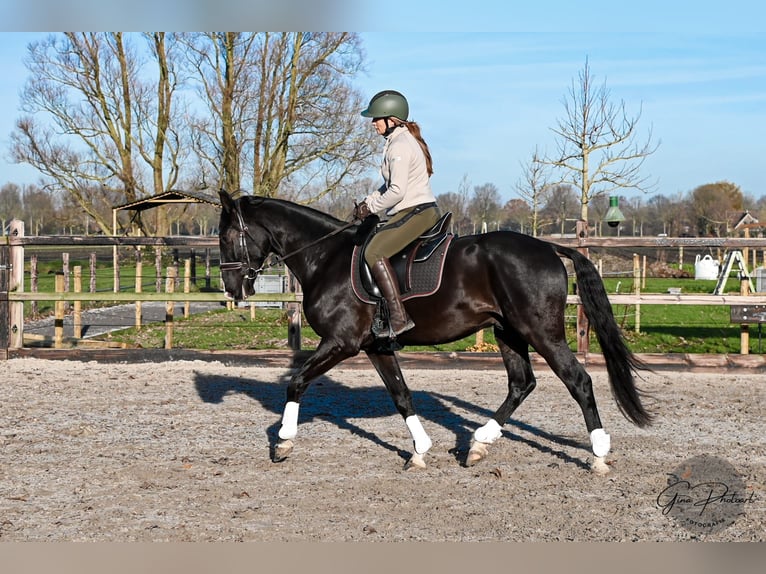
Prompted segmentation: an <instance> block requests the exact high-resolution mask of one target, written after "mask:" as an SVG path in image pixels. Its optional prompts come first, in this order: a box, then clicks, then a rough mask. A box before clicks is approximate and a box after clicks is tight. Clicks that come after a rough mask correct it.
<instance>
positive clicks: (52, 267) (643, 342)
mask: <svg viewBox="0 0 766 574" xmlns="http://www.w3.org/2000/svg"><path fill="white" fill-rule="evenodd" d="M75 265H81V266H82V267H83V273H84V276H83V290H87V289H88V286H89V282H90V277H89V275H88V262H87V261H78V260H72V261H70V269H73V268H74V266H75ZM60 267H61V265H60V262H57V261H53V262H44V263H40V265H39V269H38V291H53V290H54V278H55V273H56V272H57V271H60ZM135 274H136V272H135V267H134V266H131V265H126V266H124V267H121V270H120V277H121V284H122V285H123V288H124V289H126V290H132V289H133V286H134V284H135ZM691 274H692V275H693V270H692V273H691ZM85 275H87V276H85ZM217 276H218V273H217V269H216V270H214V272H213V277H217ZM154 280H155V278H154V268H153V267H149V266H147V265H144V281H143V283H144V285H145V287H144V290H154ZM112 281H113V277H112V269H111V266H106V265H104V266H102V267H99V268H98V269H97V272H96V290H97V291H107V290H111V289H112V285H113V283H112ZM213 282H214V283H215V282H217V280H214V281H213ZM203 283H204V281H198V284H199V285H202V284H203ZM604 286H605V288H606V290H607V292H608V293H610V294H612V293H632V292H633V289H634V285H633V278H632V277H622V278H620V277H607V278H605V279H604ZM212 287H213V288H215V287H216V285H213V286H212ZM714 287H715V281H696V280H693V279H669V278H668V279H666V278H647V279H646V282H645V285H644V286H643V287H642V289H641V292H642V293H667V292H668V289H671V288H674V289H678V288H680V289H681V292H682V293H712V292H713V289H714ZM196 289H197V288H196V287H193V290H196ZM27 290H29V288H28V287H27ZM726 291H727V292H729V293H738V292H739V281H738V280H737V279H736V278H735V277H732V278H730V279H729V281H728V283H727V286H726ZM570 292H572V291H571V287H570ZM25 305H26V308H25V315H26V316H27V317H31V316H32V308H31V303H29V302H27V303H25ZM93 305H96V304H95V303H94V304H88V303H86V304H84V305H83V307H84V308H87V307H88V306H93ZM52 311H53V304H52V302H49V301H39V302H38V305H37V316H44V315H47V314H50V313H52ZM613 312H614V315H615V318H616V320H617V322H618V324H619V325H620V327H621V328H622V330H623V332H624V334H625V337H626V340H627V341H628V344H629V346H630V348H631V349H632V350H633V351H634V352H637V353H679V352H683V353H736V352H739V349H740V328H739V325H735V324H731V323H730V316H729V307H728V306H706V305H700V306H695V305H642V306H641V309H640V313H641V314H640V330H639V331H638V332H637V331H636V329H635V325H636V309H635V306H632V305H614V306H613ZM575 314H576V308H575V306H570V307H569V308H568V310H567V330H568V333H567V338H568V340H569V341H570V347H572V349H575V348H576V341H575ZM751 329H752V332H753V336H751V352H759V348H758V346H759V341H758V337H757V327H752V328H751ZM286 333H287V315H286V313H285V312H284V311H280V310H273V309H258V310H257V312H256V313H255V319H254V320H251V315H250V311H249V310H243V309H237V310H233V311H227V310H224V309H222V310H220V311H214V312H209V313H205V314H202V315H197V316H193V317H191V318H189V319H184V320H180V321H176V324H175V333H174V337H173V346H174V347H178V348H190V349H209V350H225V349H273V348H282V347H286V346H287V341H286ZM164 337H165V328H164V326H163V325H162V324H154V325H146V326H144V327H143V328H142V329H141V330H140V331H137V330H135V329H126V330H124V331H120V332H116V333H112V334H111V335H110V336H109V338H110V339H111V340H112V341H117V342H124V343H126V344H129V345H135V346H142V347H145V348H158V347H162V346H163V345H164ZM317 343H318V337H317V335H316V333H315V332H314V331H313V330H312V329H311V327H310V326H309V325H308V324H307V323H306V321H305V319H304V321H303V332H302V345H303V348H304V349H312V348H314V347H315V346H316V344H317ZM494 343H495V341H494V337H493V334H492V331H491V329H490V330H486V331H485V332H484V333H483V343H482V344H477V340H476V336H471V337H468V338H466V339H463V340H460V341H455V342H453V343H449V344H445V345H438V346H432V347H419V348H412V349H411V350H415V351H416V350H428V351H467V350H468V351H494V350H496V347H495V345H494ZM590 345H591V350H592V351H594V352H598V350H599V347H598V343H597V342H596V340H595V337H594V336H591V343H590Z"/></svg>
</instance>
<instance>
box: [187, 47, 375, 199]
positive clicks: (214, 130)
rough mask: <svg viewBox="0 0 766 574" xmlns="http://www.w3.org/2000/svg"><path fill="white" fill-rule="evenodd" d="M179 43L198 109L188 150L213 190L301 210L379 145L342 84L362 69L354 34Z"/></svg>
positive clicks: (355, 170) (356, 99)
mask: <svg viewBox="0 0 766 574" xmlns="http://www.w3.org/2000/svg"><path fill="white" fill-rule="evenodd" d="M183 38H184V43H185V44H186V46H187V48H188V50H187V55H188V62H189V63H190V65H191V68H192V70H193V71H194V75H195V77H196V78H197V79H198V81H199V83H200V87H201V94H202V96H203V100H204V101H205V102H206V104H207V110H206V111H205V115H204V116H200V117H199V118H198V120H197V121H196V122H195V127H196V132H197V134H198V136H197V138H196V141H195V150H196V151H197V153H198V154H199V155H200V157H201V158H202V161H201V163H202V165H203V167H204V170H205V172H206V173H208V174H210V175H209V177H211V178H212V179H213V180H214V182H215V183H220V184H221V185H223V186H224V187H227V188H236V189H240V188H244V187H246V186H247V183H246V182H247V181H248V180H249V182H250V183H249V185H250V187H251V188H252V191H253V192H254V193H257V194H260V195H267V196H276V195H280V196H282V197H288V198H290V199H294V200H300V201H304V202H307V203H310V202H314V201H317V200H318V199H320V198H321V197H323V196H324V195H326V194H329V193H331V192H332V190H333V189H336V188H337V187H338V186H339V185H341V184H342V183H343V182H345V181H348V180H353V179H354V178H356V177H357V176H358V175H360V174H361V173H362V172H363V171H365V170H366V169H368V168H369V167H370V165H371V164H370V161H371V157H372V155H373V154H374V153H375V152H376V151H377V149H378V148H379V145H380V142H379V141H378V140H379V138H376V135H375V134H374V131H373V130H371V129H370V128H369V126H366V125H363V124H365V123H366V121H365V120H364V119H363V118H362V117H361V116H360V114H359V111H360V110H361V109H362V107H363V101H362V98H361V96H360V94H358V93H357V92H355V91H354V90H353V89H352V88H351V86H350V84H349V81H348V80H349V79H350V78H352V77H353V76H354V75H355V74H356V73H357V72H358V71H359V70H360V69H361V64H362V52H361V48H360V44H359V39H358V37H357V36H356V35H355V34H349V33H317V34H313V33H258V34H252V33H231V32H227V33H215V34H213V33H211V34H187V35H184V37H183Z"/></svg>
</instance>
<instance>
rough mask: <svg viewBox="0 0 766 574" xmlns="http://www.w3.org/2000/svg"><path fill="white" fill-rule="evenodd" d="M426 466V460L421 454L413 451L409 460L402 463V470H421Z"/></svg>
mask: <svg viewBox="0 0 766 574" xmlns="http://www.w3.org/2000/svg"><path fill="white" fill-rule="evenodd" d="M425 467H426V461H425V459H424V458H423V455H422V454H418V453H415V454H413V455H412V456H411V457H410V460H408V461H407V462H405V463H404V470H412V469H415V470H421V469H424V468H425Z"/></svg>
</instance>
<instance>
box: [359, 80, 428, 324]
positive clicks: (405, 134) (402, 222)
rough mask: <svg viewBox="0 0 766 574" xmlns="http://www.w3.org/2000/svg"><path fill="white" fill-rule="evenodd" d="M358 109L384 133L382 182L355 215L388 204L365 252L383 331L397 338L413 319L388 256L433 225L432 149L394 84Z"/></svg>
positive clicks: (364, 214) (361, 215)
mask: <svg viewBox="0 0 766 574" xmlns="http://www.w3.org/2000/svg"><path fill="white" fill-rule="evenodd" d="M362 115H363V116H364V117H368V118H372V123H373V125H374V126H375V130H376V131H377V132H378V134H380V135H381V136H383V137H384V138H386V144H385V147H384V148H383V162H382V165H381V168H380V174H381V175H382V176H383V185H382V186H381V187H380V188H379V189H377V190H376V191H373V192H372V193H371V194H370V195H368V196H367V197H365V198H364V200H363V201H362V202H361V203H359V204H357V206H356V208H355V210H354V215H355V217H356V218H357V219H360V220H363V219H365V218H366V217H367V216H369V215H371V214H375V213H378V212H379V211H382V210H386V212H387V215H388V216H389V219H388V220H387V221H386V222H385V224H384V225H383V226H382V227H381V228H380V229H379V230H378V232H377V233H376V234H375V235H374V236H373V238H372V239H371V240H370V242H369V244H368V245H367V248H366V250H365V255H364V257H365V261H366V262H367V264H368V265H369V266H370V269H371V270H372V276H373V278H374V279H375V282H376V283H377V285H378V288H379V289H380V292H381V294H382V295H383V298H384V299H385V300H386V303H387V305H388V313H389V332H388V333H387V336H388V337H390V338H396V336H397V335H399V334H401V333H403V332H405V331H407V330H409V329H412V328H413V327H414V326H415V323H414V322H413V321H412V319H411V318H410V316H409V315H408V314H407V311H406V310H405V308H404V305H403V304H402V300H401V293H400V292H399V285H398V282H397V279H396V275H395V273H394V271H393V269H392V267H391V263H390V262H389V257H391V256H392V255H395V254H396V253H398V252H399V251H401V250H402V249H404V248H405V247H406V246H407V245H408V244H409V243H411V242H412V241H414V240H415V239H417V237H418V236H420V235H421V234H423V233H424V232H425V231H427V230H428V229H430V228H431V227H432V226H434V225H435V224H436V222H437V221H438V220H439V217H440V216H441V214H440V212H439V208H438V207H437V205H436V199H435V197H434V194H433V192H432V191H431V185H430V183H429V178H430V177H431V175H432V174H433V165H432V161H431V152H430V151H429V150H428V145H426V142H425V141H424V140H423V137H422V136H421V135H420V127H419V126H418V124H416V123H415V122H412V121H407V117H408V116H409V104H408V103H407V99H406V98H405V97H404V96H403V95H402V94H400V93H399V92H396V91H394V90H384V91H382V92H379V93H377V94H375V95H374V96H373V97H372V99H371V100H370V103H369V105H368V106H367V108H366V109H365V110H363V111H362ZM379 335H382V334H379Z"/></svg>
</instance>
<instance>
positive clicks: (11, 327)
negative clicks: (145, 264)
mask: <svg viewBox="0 0 766 574" xmlns="http://www.w3.org/2000/svg"><path fill="white" fill-rule="evenodd" d="M546 239H548V240H549V241H552V242H555V243H558V244H561V245H568V246H570V247H575V248H578V249H580V250H581V251H584V252H587V251H588V249H589V248H606V249H607V250H608V249H612V248H619V249H625V248H642V249H646V248H651V249H657V250H671V251H672V250H675V251H677V253H678V262H679V265H680V263H681V262H682V261H683V257H684V251H685V250H686V251H687V252H688V251H689V250H700V249H707V250H712V249H718V250H740V251H742V252H744V253H745V255H746V258H747V257H750V259H751V260H752V261H756V260H757V259H758V252H759V251H760V253H761V259H762V260H766V238H675V237H568V238H546ZM0 240H1V241H0V359H2V358H7V357H8V350H9V349H17V348H21V347H22V346H23V325H24V316H23V303H24V301H56V302H69V303H77V302H82V301H101V302H123V303H125V302H130V303H136V304H137V308H138V307H139V306H140V303H141V302H143V301H164V302H165V303H166V305H167V306H168V307H167V308H168V311H169V312H168V313H167V314H166V323H169V325H166V328H170V329H172V312H170V310H171V309H172V305H173V304H175V303H177V302H181V303H185V304H188V303H189V302H199V301H209V302H210V301H213V302H216V301H217V302H223V301H226V299H225V297H224V295H223V293H220V292H190V291H189V289H188V270H186V271H185V276H184V285H185V288H184V290H183V292H176V291H175V289H174V285H175V284H176V281H175V278H174V280H173V281H170V275H171V274H172V273H173V272H174V271H170V270H169V271H168V280H167V281H166V285H165V291H164V292H159V291H158V292H154V293H152V292H143V290H142V289H141V287H140V285H138V284H137V285H136V286H134V290H132V291H124V290H122V288H121V286H120V278H119V271H118V270H119V264H118V255H117V250H118V248H120V247H134V248H141V247H155V248H181V247H183V248H203V249H213V250H217V248H218V238H217V237H191V236H190V237H186V236H184V237H121V236H35V237H26V236H24V226H23V222H20V221H17V220H14V221H13V222H11V226H10V234H9V235H7V236H2V237H1V238H0ZM104 246H107V247H108V246H111V247H112V248H113V253H114V263H115V270H114V281H113V287H114V288H113V290H112V292H93V291H92V290H91V291H89V292H83V291H78V290H77V289H75V290H74V291H72V290H66V289H63V288H62V289H56V290H55V291H54V292H26V291H25V290H24V281H23V278H24V249H25V247H35V248H42V247H50V248H64V247H68V248H84V247H102V248H103V247H104ZM633 267H634V291H633V293H630V294H610V295H609V300H610V302H611V303H612V304H624V305H633V306H635V308H636V319H637V324H640V308H641V306H642V305H729V306H743V305H745V306H750V307H752V306H755V305H766V293H749V292H747V290H746V288H745V282H743V289H742V291H741V292H740V294H738V295H692V294H680V293H671V294H656V293H653V294H649V293H641V290H640V285H641V280H640V279H641V278H642V277H644V276H645V262H644V266H643V270H642V266H641V263H640V260H639V258H638V255H634V266H633ZM252 300H253V301H254V302H270V301H271V302H273V301H279V302H284V303H287V304H288V309H289V313H290V325H289V326H288V343H289V345H290V347H291V348H292V349H295V350H299V349H300V315H301V313H300V305H301V301H302V295H301V293H300V289H299V288H297V289H295V291H294V292H288V293H260V294H258V295H256V296H255V297H253V298H252ZM567 302H568V303H570V304H573V305H578V310H579V311H578V320H577V329H576V332H577V348H578V352H587V349H588V325H587V318H586V317H585V316H584V314H583V313H582V312H581V309H582V306H581V305H580V299H579V297H578V296H577V295H569V296H568V298H567ZM754 323H755V322H754V321H748V322H741V323H740V324H741V352H742V353H747V352H748V349H749V343H748V324H754ZM759 324H760V323H759ZM168 345H172V331H169V332H168V335H167V336H166V347H167V346H168Z"/></svg>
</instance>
